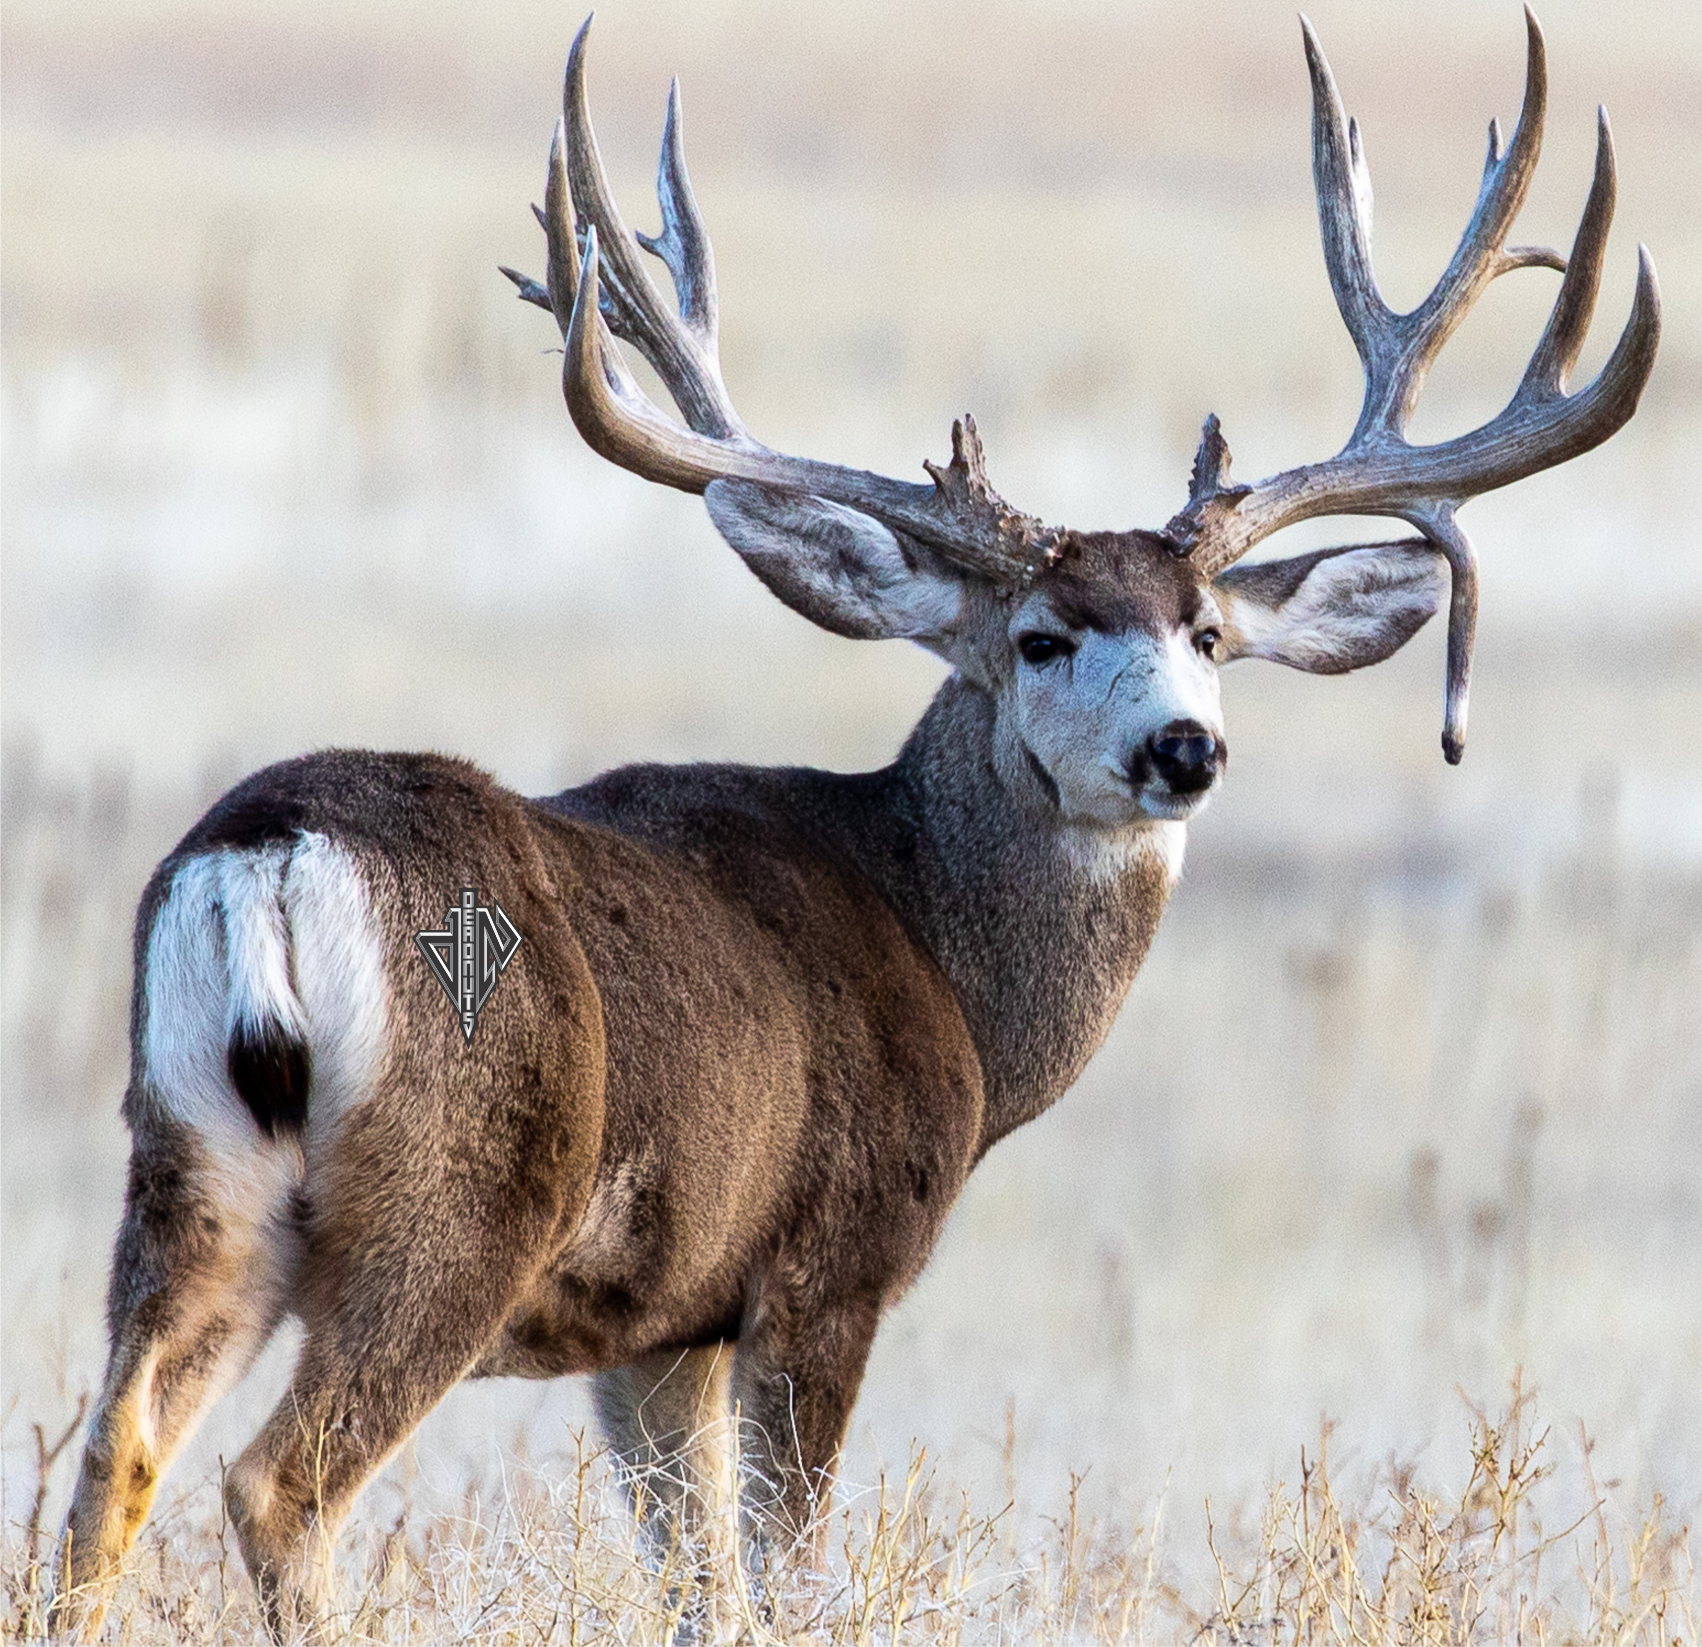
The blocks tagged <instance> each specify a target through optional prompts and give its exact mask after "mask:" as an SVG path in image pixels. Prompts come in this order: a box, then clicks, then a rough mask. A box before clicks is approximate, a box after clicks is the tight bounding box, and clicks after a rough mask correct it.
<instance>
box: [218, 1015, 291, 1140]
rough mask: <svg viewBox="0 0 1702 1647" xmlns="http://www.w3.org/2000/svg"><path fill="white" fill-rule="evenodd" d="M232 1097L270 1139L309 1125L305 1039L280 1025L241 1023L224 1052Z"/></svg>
mask: <svg viewBox="0 0 1702 1647" xmlns="http://www.w3.org/2000/svg"><path fill="white" fill-rule="evenodd" d="M225 1067H226V1068H227V1069H228V1070H229V1071H230V1079H231V1085H232V1086H234V1087H235V1088H236V1095H237V1097H239V1098H240V1099H241V1100H242V1101H243V1103H244V1104H246V1105H247V1106H248V1113H249V1114H250V1115H252V1116H253V1117H254V1120H255V1123H256V1125H258V1127H259V1128H260V1130H261V1131H262V1132H263V1133H265V1134H266V1136H267V1137H268V1138H276V1137H277V1136H278V1134H279V1133H280V1132H294V1133H300V1132H301V1131H302V1130H303V1129H304V1128H305V1127H306V1125H307V1084H308V1075H309V1065H308V1056H307V1043H306V1042H305V1041H302V1040H301V1039H299V1038H298V1037H297V1036H295V1035H293V1034H291V1033H290V1032H289V1031H288V1030H286V1029H285V1028H284V1027H283V1026H282V1025H281V1024H275V1023H270V1022H268V1023H264V1024H261V1025H259V1026H254V1025H249V1024H243V1025H240V1026H238V1028H237V1029H236V1030H235V1031H234V1032H233V1033H232V1035H231V1038H230V1047H229V1049H228V1050H227V1051H226V1054H225Z"/></svg>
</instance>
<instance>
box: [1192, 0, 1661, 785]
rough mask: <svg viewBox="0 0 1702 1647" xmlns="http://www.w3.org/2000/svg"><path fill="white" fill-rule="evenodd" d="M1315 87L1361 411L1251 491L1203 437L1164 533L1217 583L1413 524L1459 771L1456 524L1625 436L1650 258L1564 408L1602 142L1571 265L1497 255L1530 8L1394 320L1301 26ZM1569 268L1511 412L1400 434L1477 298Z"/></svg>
mask: <svg viewBox="0 0 1702 1647" xmlns="http://www.w3.org/2000/svg"><path fill="white" fill-rule="evenodd" d="M1301 27H1302V30H1303V32H1304V36H1305V42H1306V61H1307V66H1308V68H1309V70H1310V72H1311V79H1312V170H1313V177H1314V180H1315V182H1316V185H1317V193H1318V224H1319V229H1320V232H1321V234H1322V237H1323V243H1324V262H1325V265H1326V267H1327V268H1328V270H1329V275H1330V285H1331V287H1332V289H1333V290H1334V292H1335V297H1336V306H1337V308H1339V309H1340V311H1341V316H1342V320H1343V323H1344V324H1345V325H1346V327H1347V330H1348V333H1349V335H1350V336H1351V337H1352V338H1353V341H1354V346H1355V348H1357V349H1358V351H1359V358H1360V361H1361V363H1362V365H1363V366H1364V369H1365V398H1364V401H1363V403H1362V404H1361V407H1360V412H1359V421H1358V422H1357V423H1356V424H1355V426H1354V430H1353V433H1352V435H1351V436H1349V438H1348V442H1347V445H1346V446H1344V447H1343V448H1342V450H1341V451H1340V453H1338V454H1337V455H1336V456H1335V457H1333V458H1330V459H1327V460H1326V461H1324V462H1322V463H1311V464H1305V465H1302V466H1301V467H1299V468H1296V469H1287V470H1284V471H1283V472H1282V473H1280V474H1277V475H1273V476H1271V477H1270V478H1269V479H1266V480H1262V481H1259V482H1258V483H1257V484H1255V485H1253V486H1232V485H1230V484H1229V482H1228V461H1229V458H1228V450H1227V448H1226V447H1225V446H1224V445H1223V440H1222V436H1221V435H1220V434H1219V433H1218V432H1217V427H1216V420H1215V419H1213V420H1211V421H1210V422H1209V423H1208V425H1207V430H1206V434H1205V437H1204V438H1203V439H1202V441H1201V450H1200V460H1199V462H1198V463H1197V464H1196V471H1195V484H1194V487H1193V490H1192V492H1191V495H1190V497H1189V501H1188V505H1187V507H1186V508H1185V509H1183V510H1182V512H1181V513H1180V514H1179V515H1177V516H1176V517H1175V518H1174V519H1173V520H1172V521H1171V522H1170V524H1169V525H1168V526H1167V527H1166V529H1165V530H1166V532H1167V533H1168V534H1169V535H1170V536H1171V537H1172V538H1174V539H1175V540H1176V542H1177V543H1178V544H1179V545H1180V546H1181V547H1182V548H1184V549H1186V550H1187V551H1188V552H1189V553H1191V554H1192V555H1193V557H1194V558H1195V560H1196V562H1197V563H1198V564H1199V565H1200V566H1201V568H1202V570H1205V571H1206V572H1208V573H1211V574H1215V573H1217V572H1219V571H1221V570H1222V569H1223V568H1225V567H1227V566H1229V565H1230V564H1232V563H1233V562H1234V561H1237V560H1239V559H1240V558H1241V557H1242V556H1243V555H1245V554H1246V553H1247V552H1248V550H1250V549H1251V548H1253V546H1254V545H1255V544H1257V543H1259V542H1260V541H1261V540H1262V539H1264V538H1266V537H1269V536H1270V535H1271V533H1273V532H1275V531H1278V530H1280V529H1281V528H1282V527H1284V526H1290V525H1293V524H1294V523H1295V522H1297V521H1302V520H1308V519H1311V518H1313V517H1314V516H1318V515H1392V516H1395V517H1396V518H1398V519H1401V520H1405V521H1408V522H1410V523H1411V524H1412V525H1414V526H1416V527H1418V528H1419V530H1420V531H1422V532H1423V533H1424V534H1425V536H1426V537H1428V538H1429V539H1430V541H1431V542H1432V543H1433V544H1435V546H1436V547H1437V548H1438V549H1439V550H1440V551H1441V552H1442V554H1443V555H1444V556H1446V557H1447V560H1448V564H1449V568H1450V573H1451V578H1452V585H1453V588H1452V596H1451V600H1450V604H1449V616H1448V673H1447V696H1446V703H1445V706H1444V711H1443V730H1442V748H1443V752H1444V754H1445V755H1446V756H1447V758H1448V760H1449V761H1450V762H1457V761H1458V760H1459V759H1460V756H1461V755H1462V753H1463V752H1464V748H1465V727H1466V701H1467V694H1468V691H1469V686H1470V676H1471V650H1472V635H1473V630H1474V628H1475V624H1476V617H1477V562H1476V556H1475V554H1474V553H1473V550H1472V546H1471V543H1470V541H1469V540H1468V539H1467V537H1466V535H1465V533H1464V532H1463V531H1461V530H1460V527H1459V524H1458V523H1457V522H1456V520H1455V519H1454V513H1455V511H1456V510H1457V509H1458V508H1459V507H1460V505H1461V504H1462V503H1464V502H1465V501H1466V500H1467V499H1469V498H1473V497H1476V496H1477V495H1478V494H1479V493H1481V492H1488V491H1493V490H1494V489H1495V488H1497V487H1501V486H1506V485H1509V484H1511V483H1512V482H1513V481H1516V480H1523V479H1524V478H1525V477H1526V476H1527V475H1534V474H1536V473H1537V472H1538V471H1539V470H1542V469H1548V468H1552V467H1553V466H1554V465H1556V464H1559V463H1564V462H1565V461H1566V460H1567V459H1568V458H1573V457H1577V456H1578V455H1579V454H1580V453H1582V452H1587V451H1589V450H1590V448H1591V447H1593V446H1598V445H1600V444H1601V442H1602V441H1604V440H1606V439H1607V438H1608V436H1610V435H1611V434H1613V433H1614V432H1615V431H1616V430H1618V429H1619V428H1620V427H1622V426H1623V425H1624V423H1625V422H1626V421H1627V420H1628V419H1629V418H1630V416H1631V414H1632V413H1633V412H1634V411H1635V410H1636V409H1637V401H1638V398H1639V397H1640V396H1641V394H1642V392H1643V386H1644V384H1645V383H1647V382H1648V379H1649V372H1650V370H1651V368H1652V367H1653V365H1654V360H1655V349H1656V345H1657V344H1658V342H1659V340H1660V292H1659V288H1658V286H1657V284H1656V281H1655V266H1654V261H1653V259H1652V258H1651V257H1650V256H1649V251H1648V248H1647V247H1646V246H1640V247H1639V248H1638V269H1637V291H1636V296H1635V297H1634V298H1633V300H1632V305H1631V316H1630V319H1629V320H1628V321H1627V322H1626V325H1625V330H1624V331H1623V332H1622V333H1621V335H1620V338H1619V342H1618V344H1617V345H1616V347H1615V348H1614V351H1613V354H1612V355H1611V357H1610V358H1609V360H1608V362H1607V364H1606V365H1605V366H1604V367H1603V368H1602V370H1601V372H1600V374H1599V375H1598V376H1597V377H1596V379H1595V381H1594V382H1593V383H1591V384H1589V385H1588V387H1586V388H1584V389H1581V390H1580V391H1578V393H1576V394H1570V395H1569V394H1568V393H1567V392H1566V387H1567V381H1568V379H1569V377H1570V375H1571V371H1572V368H1573V367H1574V366H1575V365H1576V364H1577V360H1578V352H1579V350H1580V349H1581V348H1582V347H1583V343H1584V337H1585V334H1586V333H1587V332H1588V330H1589V326H1590V318H1591V316H1592V315H1593V313H1594V311H1595V303H1596V294H1597V291H1598V289H1599V287H1600V285H1601V266H1602V255H1603V252H1604V251H1605V249H1606V246H1607V232H1608V226H1609V224H1610V223H1611V222H1612V220H1613V204H1614V186H1615V182H1614V163H1613V134H1612V132H1611V130H1610V129H1609V126H1608V121H1607V111H1606V110H1605V109H1603V110H1601V111H1600V112H1599V116H1598V125H1597V141H1596V166H1595V176H1594V179H1593V180H1592V183H1591V186H1590V194H1589V199H1588V201H1587V202H1586V204H1585V207H1584V215H1583V218H1582V220H1581V221H1580V223H1579V225H1578V233H1577V237H1576V238H1575V239H1574V241H1573V243H1572V253H1571V256H1570V257H1567V258H1564V259H1563V258H1561V257H1560V256H1559V255H1558V254H1557V253H1555V252H1552V251H1549V250H1547V249H1546V248H1543V247H1531V246H1515V247H1508V246H1507V245H1506V239H1507V234H1508V231H1509V230H1510V229H1511V227H1512V224H1513V219H1514V217H1515V216H1517V214H1518V211H1519V208H1520V206H1521V205H1522V204H1523V202H1524V198H1525V193H1526V190H1527V189H1528V188H1529V187H1530V181H1531V177H1532V175H1533V173H1534V172H1535V169H1536V163H1537V156H1538V153H1539V151H1540V149H1541V147H1542V121H1543V111H1544V106H1545V103H1546V101H1547V91H1548V67H1547V58H1546V54H1545V52H1544V48H1543V39H1542V30H1541V29H1540V28H1539V27H1538V26H1537V20H1536V18H1535V16H1534V15H1533V14H1532V13H1531V11H1530V8H1529V7H1527V8H1526V10H1525V27H1526V70H1525V98H1524V105H1523V107H1522V108H1521V109H1520V112H1519V120H1518V124H1517V125H1516V126H1515V127H1514V130H1513V138H1512V141H1511V142H1510V143H1509V144H1508V145H1507V146H1506V148H1505V150H1504V149H1503V147H1502V142H1501V128H1500V126H1499V124H1498V123H1497V122H1495V121H1491V122H1490V127H1489V154H1488V157H1487V159H1486V161H1485V163H1484V173H1483V185H1482V187H1481V189H1480V190H1479V193H1478V200H1477V205H1476V207H1475V208H1474V209H1473V211H1472V215H1471V219H1470V221H1469V222H1468V223H1467V225H1466V229H1465V233H1464V234H1463V235H1462V236H1461V237H1460V244H1459V246H1458V248H1457V249H1456V250H1455V252H1454V255H1453V258H1452V259H1451V260H1450V262H1449V264H1448V267H1447V268H1446V269H1445V270H1444V271H1443V273H1442V277H1441V279H1439V280H1438V281H1437V282H1436V285H1435V287H1434V288H1433V289H1432V290H1431V292H1430V294H1429V296H1428V297H1426V298H1425V299H1424V301H1423V302H1422V303H1420V304H1419V305H1418V307H1417V308H1415V309H1412V310H1410V311H1409V312H1407V313H1406V314H1396V313H1395V312H1394V311H1393V310H1392V309H1390V307H1389V305H1388V304H1387V303H1386V302H1385V301H1384V298H1383V295H1382V293H1381V292H1380V291H1379V290H1378V287H1377V280H1376V276H1375V274H1374V273H1373V272H1372V266H1371V178H1370V173H1369V171H1368V169H1367V167H1366V164H1365V153H1364V148H1363V145H1362V143H1361V141H1360V135H1359V125H1358V122H1357V121H1351V120H1348V119H1347V117H1346V115H1345V113H1344V111H1343V108H1342V101H1341V94H1340V93H1339V91H1338V90H1337V89H1336V81H1335V76H1334V75H1333V74H1332V73H1331V72H1330V66H1329V63H1328V61H1327V60H1326V59H1325V57H1324V53H1323V48H1322V47H1321V46H1320V45H1319V44H1318V37H1317V35H1316V34H1315V33H1314V32H1313V29H1312V25H1311V24H1310V23H1309V22H1308V21H1307V20H1306V19H1305V18H1304V17H1303V18H1302V19H1301ZM1531 267H1543V268H1553V269H1559V270H1562V271H1564V277H1563V279H1562V280H1561V283H1560V293H1559V296H1558V297H1557V298H1556V299H1555V303H1554V308H1553V311H1552V312H1551V314H1550V315H1549V319H1548V325H1547V327H1546V328H1545V329H1544V331H1543V334H1542V338H1541V340H1540V341H1539V343H1538V344H1537V348H1536V352H1535V354H1534V355H1532V357H1531V362H1530V365H1529V366H1528V367H1527V368H1526V370H1525V375H1524V377H1523V379H1522V380H1521V381H1520V383H1519V387H1518V389H1517V390H1516V391H1515V393H1514V395H1513V398H1512V399H1511V400H1510V401H1509V402H1508V403H1507V406H1506V407H1505V408H1504V409H1503V410H1502V411H1501V413H1500V414H1499V415H1498V416H1496V417H1494V418H1492V419H1491V420H1490V421H1489V422H1488V423H1486V424H1484V425H1483V426H1482V427H1481V428H1478V429H1474V430H1472V431H1471V432H1470V433H1469V434H1464V435H1459V436H1457V437H1455V438H1454V439H1453V440H1446V441H1441V442H1439V443H1437V444H1436V445H1433V446H1414V445H1412V444H1411V443H1410V442H1408V440H1407V438H1406V428H1407V424H1408V422H1409V420H1410V419H1411V416H1412V412H1413V408H1414V407H1415V406H1416V405H1417V403H1418V397H1419V395H1420V393H1421V392H1422V390H1423V387H1424V379H1425V376H1426V374H1427V373H1428V371H1429V370H1430V366H1431V364H1432V362H1433V361H1434V360H1435V358H1436V356H1437V354H1438V353H1439V352H1440V350H1441V348H1442V346H1443V345H1444V344H1445V343H1446V342H1447V341H1448V338H1449V337H1450V336H1451V335H1452V333H1453V331H1454V329H1455V328H1456V327H1457V326H1458V325H1459V324H1460V322H1461V321H1462V320H1463V319H1464V318H1465V316H1466V313H1467V311H1468V310H1469V309H1470V308H1471V306H1472V304H1473V303H1474V302H1476V300H1477V299H1478V297H1479V296H1480V295H1481V293H1482V292H1483V289H1484V288H1485V287H1486V286H1487V285H1488V284H1489V283H1490V281H1492V280H1494V279H1495V278H1496V276H1498V275H1502V274H1506V273H1508V272H1509V271H1510V270H1513V269H1522V268H1531Z"/></svg>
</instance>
